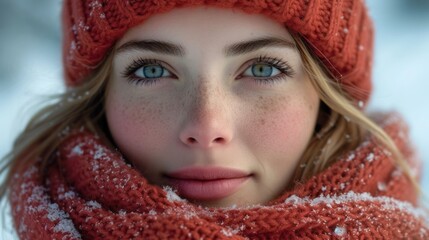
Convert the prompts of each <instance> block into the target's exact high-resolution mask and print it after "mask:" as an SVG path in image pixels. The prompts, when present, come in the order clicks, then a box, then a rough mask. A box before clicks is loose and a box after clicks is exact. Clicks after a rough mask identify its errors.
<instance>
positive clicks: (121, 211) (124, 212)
mask: <svg viewBox="0 0 429 240" xmlns="http://www.w3.org/2000/svg"><path fill="white" fill-rule="evenodd" d="M118 214H119V215H121V216H125V214H127V211H125V210H123V209H121V210H119V211H118Z"/></svg>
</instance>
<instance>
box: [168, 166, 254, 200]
mask: <svg viewBox="0 0 429 240" xmlns="http://www.w3.org/2000/svg"><path fill="white" fill-rule="evenodd" d="M165 177H166V179H167V181H168V182H169V183H170V185H171V186H172V187H174V188H175V189H177V191H178V193H179V195H181V196H182V197H185V198H188V199H192V200H216V199H220V198H224V197H227V196H229V195H231V194H233V193H234V192H236V191H238V190H239V189H240V187H241V186H243V185H244V184H245V182H247V180H249V179H250V178H251V177H252V174H249V173H246V172H243V171H240V170H237V169H232V168H221V167H188V168H182V169H180V170H178V171H174V172H170V173H167V174H165Z"/></svg>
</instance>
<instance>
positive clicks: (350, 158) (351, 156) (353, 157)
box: [346, 153, 355, 162]
mask: <svg viewBox="0 0 429 240" xmlns="http://www.w3.org/2000/svg"><path fill="white" fill-rule="evenodd" d="M353 159H355V154H354V153H352V154H350V155H349V156H348V157H347V160H346V161H347V162H350V161H351V160H353Z"/></svg>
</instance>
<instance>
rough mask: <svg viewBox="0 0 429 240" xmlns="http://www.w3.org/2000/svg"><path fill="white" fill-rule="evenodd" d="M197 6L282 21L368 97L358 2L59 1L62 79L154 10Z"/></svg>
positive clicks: (363, 22)
mask: <svg viewBox="0 0 429 240" xmlns="http://www.w3.org/2000/svg"><path fill="white" fill-rule="evenodd" d="M199 5H206V6H214V7H220V8H230V9H238V10H242V11H244V12H246V13H249V14H263V15H265V16H267V17H270V18H272V19H274V20H276V21H278V22H280V23H282V24H284V25H285V26H286V27H287V28H288V29H289V30H290V31H292V32H296V33H299V34H300V35H302V36H303V37H304V38H305V39H306V40H307V41H308V42H309V44H310V45H311V48H312V49H313V50H314V52H315V53H316V54H317V55H318V56H319V57H320V59H321V60H322V61H323V63H324V65H325V66H327V68H328V69H329V70H330V72H331V74H332V75H334V76H335V77H336V78H337V79H338V80H339V82H340V83H341V85H342V87H343V89H344V90H345V91H346V92H347V93H349V95H350V96H352V97H353V98H354V99H355V100H357V101H360V100H362V101H364V102H366V101H367V100H368V98H369V95H370V93H371V88H372V86H371V69H372V56H373V23H372V21H371V19H370V17H369V16H368V12H367V9H366V6H365V4H364V1H363V0H252V1H249V0H168V1H166V0H163V1H148V0H65V1H64V5H63V6H64V7H63V11H62V24H63V28H62V29H63V64H64V70H65V78H66V83H67V84H68V85H69V86H77V85H80V84H82V82H84V81H85V78H86V77H88V76H89V75H90V74H91V72H92V71H93V70H94V69H95V68H96V67H97V66H98V65H99V63H100V62H101V61H102V60H103V59H104V58H105V56H106V55H107V52H109V50H110V49H111V48H112V46H113V45H114V44H115V42H116V41H117V40H119V39H120V38H121V37H122V36H123V35H124V33H125V32H126V31H127V30H128V29H130V28H131V27H133V26H136V25H138V24H140V23H142V22H144V20H146V19H147V18H149V17H150V16H152V15H154V14H159V13H165V12H167V11H169V10H172V9H173V8H180V7H191V6H199Z"/></svg>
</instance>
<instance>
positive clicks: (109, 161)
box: [10, 115, 429, 240]
mask: <svg viewBox="0 0 429 240" xmlns="http://www.w3.org/2000/svg"><path fill="white" fill-rule="evenodd" d="M381 124H382V127H383V128H384V130H385V131H387V133H388V134H389V135H390V136H391V137H392V138H393V139H394V141H395V142H396V144H397V145H398V147H399V148H400V150H401V151H402V152H403V153H404V154H405V156H406V157H407V158H408V159H413V154H412V151H411V149H410V148H409V147H407V144H406V143H407V142H408V140H407V129H406V127H405V126H404V124H403V123H402V121H401V119H400V118H398V117H397V116H396V115H393V116H392V115H391V116H389V117H384V118H383V121H382V123H381ZM410 163H411V164H412V166H413V167H418V166H417V165H416V163H415V161H412V160H410ZM10 199H11V203H12V212H13V217H14V223H15V227H16V229H17V233H18V235H19V236H20V238H21V239H33V240H34V239H49V240H51V239H246V238H248V239H374V238H375V239H429V227H428V215H427V213H425V211H423V210H421V209H419V208H416V207H415V205H416V193H415V192H414V190H413V187H412V186H411V184H410V183H409V181H408V180H407V177H406V176H405V174H403V173H402V172H401V171H400V170H398V169H397V168H396V167H395V166H394V165H393V164H392V160H391V157H390V154H389V152H387V151H385V150H383V148H381V147H380V146H378V145H377V144H376V143H375V142H374V141H373V139H371V138H368V139H367V140H366V141H365V142H363V143H362V144H360V146H359V147H358V148H357V149H355V150H354V151H352V152H350V153H347V154H344V155H343V156H342V157H341V158H340V159H339V161H338V162H336V163H334V164H333V165H332V166H330V167H329V168H328V169H326V170H325V171H323V172H322V173H320V174H318V175H316V176H314V177H312V178H311V179H310V180H309V181H307V182H306V183H305V184H302V185H299V186H297V187H295V188H294V189H293V190H291V191H288V192H285V193H284V194H283V195H282V196H280V197H278V198H277V199H275V200H273V201H272V202H270V203H268V204H266V205H263V206H262V205H257V206H252V207H243V208H239V207H230V208H203V207H200V206H196V205H194V204H192V203H189V202H187V201H186V200H183V199H181V198H179V197H178V196H177V195H176V194H175V193H174V191H172V190H171V189H170V188H169V187H164V188H162V187H158V186H154V185H151V184H149V183H148V182H147V180H146V179H145V178H144V177H142V176H141V175H140V173H139V172H137V171H136V170H135V169H133V168H132V167H131V166H129V165H128V164H127V163H126V162H125V161H124V159H123V158H122V156H121V155H120V153H118V152H117V151H115V150H112V149H109V148H108V147H106V146H105V145H103V143H102V141H101V140H100V139H99V138H98V137H97V136H95V135H93V134H91V133H89V132H87V131H75V132H74V133H72V134H69V136H68V137H67V138H65V140H64V142H63V143H62V145H61V147H60V148H59V151H58V155H57V162H56V163H55V164H53V165H52V166H50V168H49V171H48V172H47V173H46V174H42V173H41V171H40V169H39V167H38V165H37V164H35V165H34V166H32V167H30V168H28V169H27V171H25V172H24V173H22V174H16V175H15V177H14V184H13V186H12V188H11V194H10Z"/></svg>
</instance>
